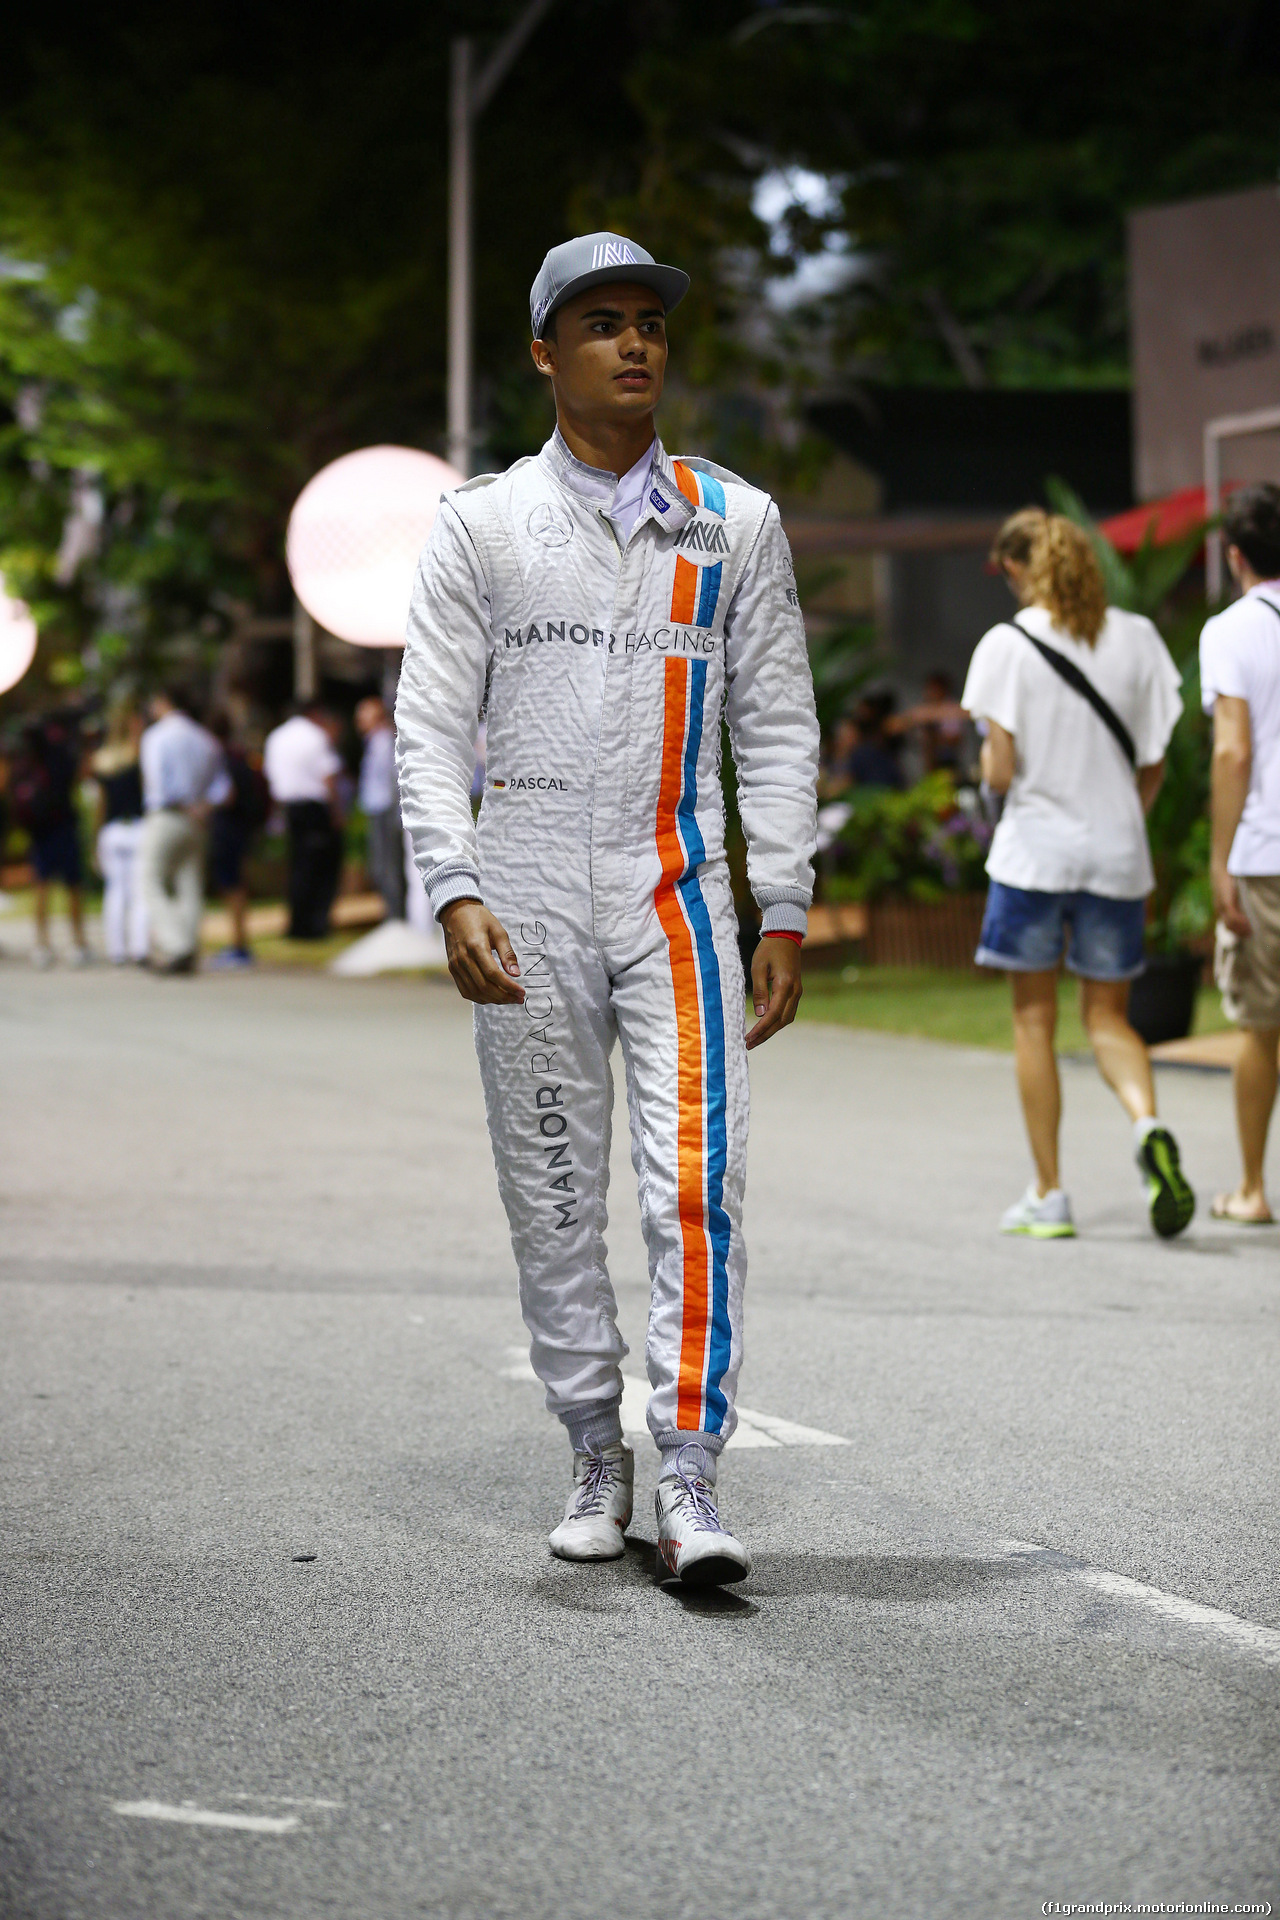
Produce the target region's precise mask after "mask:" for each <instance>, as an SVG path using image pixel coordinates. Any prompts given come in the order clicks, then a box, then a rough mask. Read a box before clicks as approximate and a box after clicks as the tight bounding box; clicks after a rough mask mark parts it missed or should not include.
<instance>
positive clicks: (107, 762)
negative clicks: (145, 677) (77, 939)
mask: <svg viewBox="0 0 1280 1920" xmlns="http://www.w3.org/2000/svg"><path fill="white" fill-rule="evenodd" d="M141 739H142V716H141V714H140V713H139V712H138V710H137V708H136V707H135V706H134V705H133V703H132V701H129V700H117V701H115V702H114V703H113V704H112V706H111V707H110V708H109V710H108V713H107V733H106V738H105V739H104V741H103V743H102V745H101V746H100V747H99V748H98V749H97V751H96V752H95V753H93V754H91V755H90V758H89V774H90V777H91V779H92V780H93V782H94V784H95V786H96V787H97V789H98V802H97V816H98V838H97V863H98V871H99V873H100V874H101V875H102V944H103V947H104V948H105V950H106V955H107V958H108V960H110V961H111V963H112V965H113V966H117V967H122V966H124V965H126V964H127V963H128V962H129V961H130V960H133V961H136V962H139V963H141V962H142V961H144V960H145V959H146V957H147V951H148V944H149V936H148V929H147V903H146V898H145V896H144V893H143V887H142V868H141V861H140V857H139V856H140V851H141V845H142V762H141V759H140V757H139V743H140V741H141Z"/></svg>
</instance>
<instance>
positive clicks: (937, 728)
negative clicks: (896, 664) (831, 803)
mask: <svg viewBox="0 0 1280 1920" xmlns="http://www.w3.org/2000/svg"><path fill="white" fill-rule="evenodd" d="M897 704H898V702H897V697H896V695H895V694H893V693H892V692H890V691H889V690H888V689H887V688H882V689H879V690H877V691H876V692H874V693H864V694H861V695H860V696H859V697H858V698H857V699H856V700H854V701H853V702H852V703H851V704H850V705H849V707H848V708H847V709H846V711H845V712H844V713H842V714H840V715H839V717H838V718H837V720H836V723H835V726H834V727H833V728H832V731H831V736H830V738H829V739H828V740H826V741H824V743H823V745H824V751H823V756H822V765H821V770H820V774H819V782H818V786H819V792H820V793H821V795H822V797H823V799H824V800H840V799H843V798H844V796H845V795H846V794H848V793H849V792H850V791H851V790H852V789H853V788H855V787H873V788H874V787H881V788H884V787H887V788H889V789H890V790H892V791H894V792H901V791H902V789H903V788H904V787H906V786H908V785H909V784H910V779H909V770H908V766H907V764H905V762H906V760H907V758H908V756H910V757H911V758H912V759H913V760H914V763H915V764H914V769H913V770H914V772H915V773H916V775H917V776H920V775H924V774H929V773H939V772H943V771H945V772H948V773H951V774H953V775H955V776H956V778H957V779H959V778H962V777H963V776H964V775H965V774H966V773H967V772H968V771H969V765H968V762H969V760H970V759H972V758H973V757H974V753H973V749H972V740H973V729H972V727H971V726H970V723H969V716H968V715H967V714H966V713H965V711H964V709H963V707H962V706H961V705H960V702H959V701H958V700H957V699H956V697H955V688H954V686H953V684H952V680H951V675H950V674H949V673H947V672H946V671H945V670H944V669H943V668H941V667H936V668H935V669H934V671H933V672H932V673H930V674H929V675H928V676H927V677H926V679H925V683H924V688H923V690H922V693H921V697H920V699H919V700H918V701H916V702H915V703H914V705H912V706H910V707H908V708H906V709H905V711H904V712H902V713H899V712H898V711H897ZM904 749H906V750H907V751H906V752H905V753H904Z"/></svg>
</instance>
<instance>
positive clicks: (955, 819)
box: [822, 772, 991, 901]
mask: <svg viewBox="0 0 1280 1920" xmlns="http://www.w3.org/2000/svg"><path fill="white" fill-rule="evenodd" d="M846 800H847V803H848V805H849V806H850V807H851V808H852V812H851V814H850V817H849V819H848V820H847V821H846V823H845V825H844V826H843V827H842V828H841V830H840V833H839V836H838V840H837V848H838V853H837V857H836V860H835V861H834V862H833V863H832V865H833V868H834V870H833V871H829V872H828V873H827V874H826V875H825V876H824V879H823V886H822V891H823V897H824V898H825V899H827V900H830V901H842V900H879V899H882V898H885V897H886V896H892V895H896V896H900V897H905V898H907V899H910V900H922V901H929V900H941V899H942V898H943V897H944V896H945V895H946V894H948V893H975V892H980V891H981V890H982V888H984V887H985V886H986V884H987V883H986V874H985V871H984V868H985V862H986V857H987V848H988V846H989V845H990V842H991V834H990V831H989V829H988V828H987V826H986V823H985V822H984V821H983V820H981V819H980V818H978V817H977V816H975V815H972V814H969V813H967V812H965V811H964V810H962V808H961V807H960V805H959V803H958V801H957V798H956V787H955V782H954V780H953V779H952V777H951V775H950V774H949V773H946V772H938V773H930V774H927V775H926V776H925V778H924V779H923V780H921V781H920V782H919V783H918V784H917V785H916V786H914V787H909V788H908V789H907V791H906V792H905V793H895V792H893V791H892V790H891V789H888V788H884V787H855V788H853V790H852V791H851V792H850V793H849V794H848V795H847V796H846Z"/></svg>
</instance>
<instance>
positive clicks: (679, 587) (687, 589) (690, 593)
mask: <svg viewBox="0 0 1280 1920" xmlns="http://www.w3.org/2000/svg"><path fill="white" fill-rule="evenodd" d="M697 593H698V569H697V568H696V567H695V566H694V564H693V562H692V561H691V560H686V559H685V557H684V555H683V554H682V553H678V554H677V555H676V583H675V586H674V587H673V588H672V589H671V618H672V619H673V620H674V621H675V622H676V624H677V625H678V626H682V627H691V626H692V625H693V605H694V601H695V599H696V598H697Z"/></svg>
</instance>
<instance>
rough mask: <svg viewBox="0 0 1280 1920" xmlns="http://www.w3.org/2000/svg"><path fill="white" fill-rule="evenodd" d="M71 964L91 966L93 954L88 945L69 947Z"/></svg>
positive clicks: (74, 965)
mask: <svg viewBox="0 0 1280 1920" xmlns="http://www.w3.org/2000/svg"><path fill="white" fill-rule="evenodd" d="M71 964H72V966H73V967H91V966H92V965H93V954H92V952H91V951H90V949H89V948H88V947H73V948H72V949H71Z"/></svg>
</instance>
